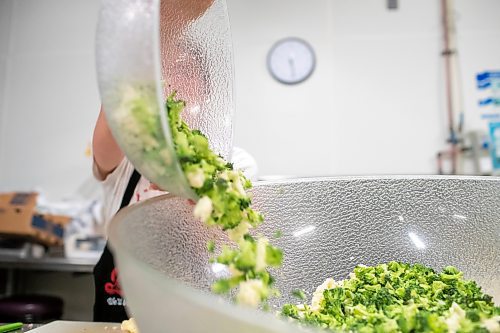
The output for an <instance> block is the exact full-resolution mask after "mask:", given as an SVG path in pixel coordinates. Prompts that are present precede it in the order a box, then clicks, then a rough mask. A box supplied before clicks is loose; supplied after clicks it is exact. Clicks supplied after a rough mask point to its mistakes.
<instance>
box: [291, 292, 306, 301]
mask: <svg viewBox="0 0 500 333" xmlns="http://www.w3.org/2000/svg"><path fill="white" fill-rule="evenodd" d="M292 295H293V296H295V297H297V298H298V299H300V300H302V301H305V300H306V298H307V296H306V293H305V292H304V290H302V289H299V290H294V291H292Z"/></svg>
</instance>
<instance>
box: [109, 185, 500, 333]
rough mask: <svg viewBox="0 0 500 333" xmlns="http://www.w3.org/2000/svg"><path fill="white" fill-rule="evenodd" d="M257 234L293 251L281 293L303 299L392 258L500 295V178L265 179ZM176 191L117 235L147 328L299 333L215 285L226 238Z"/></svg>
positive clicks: (127, 215)
mask: <svg viewBox="0 0 500 333" xmlns="http://www.w3.org/2000/svg"><path fill="white" fill-rule="evenodd" d="M253 196H254V207H255V208H256V209H258V210H259V211H261V212H262V213H263V214H264V216H265V222H264V224H263V225H262V226H261V227H259V228H258V230H256V233H259V234H264V235H265V236H267V237H269V238H270V239H273V234H274V233H275V232H276V231H278V230H280V231H281V233H282V237H281V238H278V239H275V240H273V243H274V244H275V245H277V246H279V247H281V248H282V249H283V250H284V255H285V257H284V262H283V267H282V268H280V269H278V270H275V271H274V273H275V277H276V286H277V287H278V288H279V289H280V291H281V292H282V295H283V296H282V297H281V298H276V299H272V300H271V302H270V303H271V308H272V309H273V310H278V308H279V307H280V306H281V305H283V304H284V303H287V302H297V301H298V300H297V299H294V298H293V297H292V296H291V294H292V291H294V290H296V289H304V290H305V291H306V293H307V295H308V298H309V299H310V296H311V293H312V292H313V291H314V290H315V288H316V287H317V286H318V285H320V284H321V283H322V282H323V281H324V280H325V279H326V278H328V277H333V278H335V279H343V278H347V275H348V273H349V272H351V271H352V269H353V268H354V267H355V266H356V265H358V264H365V265H375V264H377V263H382V262H387V261H391V260H398V261H405V262H410V263H417V262H419V263H422V264H425V265H429V266H431V267H433V268H435V269H442V268H443V267H444V266H447V265H454V266H456V267H457V268H458V269H460V270H462V271H463V272H464V274H465V277H466V278H470V279H474V280H476V281H477V282H478V283H479V285H481V286H483V289H484V291H485V292H486V293H488V294H490V295H492V296H493V297H494V299H495V301H496V302H497V303H499V302H500V261H499V260H498V258H500V242H499V238H500V223H499V221H500V200H499V199H498V198H499V197H500V179H499V178H487V177H444V176H422V177H420V176H405V177H352V178H311V179H302V180H300V179H299V180H283V181H275V182H262V183H258V184H257V185H256V187H255V188H254V190H253ZM192 209H193V208H192V206H190V205H189V204H187V203H186V201H185V200H183V199H180V198H176V197H173V196H170V195H166V196H162V197H158V198H155V199H151V200H147V201H145V202H143V203H140V204H138V205H134V206H132V207H129V208H126V209H124V210H123V211H121V212H120V213H119V214H118V215H117V216H116V217H115V218H114V219H113V221H112V222H111V225H110V230H109V239H110V242H111V246H112V249H113V250H114V253H115V258H116V260H117V265H118V271H119V272H120V279H121V283H122V287H123V288H124V292H125V297H126V299H127V302H128V304H129V306H130V310H131V313H132V315H133V316H134V317H136V320H137V323H138V325H139V329H141V330H142V331H143V332H166V331H168V332H181V331H182V332H193V333H194V332H222V333H225V332H227V333H229V332H236V331H238V332H249V333H250V332H254V333H255V332H276V333H278V332H280V333H281V332H283V333H284V332H287V333H290V332H296V331H297V329H296V328H295V327H294V326H292V325H290V324H289V323H287V322H285V321H281V320H278V319H276V318H274V317H273V315H272V314H265V313H260V312H258V311H252V310H249V309H245V308H240V307H236V306H233V305H231V304H229V303H228V302H226V301H225V300H223V299H220V298H218V297H215V296H212V295H210V294H209V293H208V292H207V290H209V287H210V285H211V283H212V282H214V281H215V280H216V279H217V278H219V277H222V276H225V275H227V274H228V272H227V271H226V270H225V268H224V266H222V267H221V265H217V264H209V261H208V259H209V256H208V253H207V250H206V244H207V241H209V240H218V241H219V242H221V241H227V240H226V238H225V235H224V233H223V232H221V231H220V230H218V229H217V228H207V227H206V226H205V225H203V224H202V223H201V222H198V221H196V220H194V219H193V217H192Z"/></svg>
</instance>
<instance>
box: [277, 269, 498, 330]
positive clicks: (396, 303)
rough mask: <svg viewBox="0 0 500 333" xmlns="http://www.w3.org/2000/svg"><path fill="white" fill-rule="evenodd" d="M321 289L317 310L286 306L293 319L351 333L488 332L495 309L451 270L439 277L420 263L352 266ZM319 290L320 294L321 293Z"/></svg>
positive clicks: (494, 325) (495, 320) (475, 287)
mask: <svg viewBox="0 0 500 333" xmlns="http://www.w3.org/2000/svg"><path fill="white" fill-rule="evenodd" d="M331 285H332V288H327V289H324V290H321V289H320V288H318V291H319V292H320V294H319V297H320V300H319V306H316V307H315V306H313V305H311V306H309V305H292V304H287V305H285V306H284V307H283V309H282V311H281V313H282V315H283V316H286V317H290V318H294V319H297V320H298V321H300V322H302V323H305V324H309V325H314V326H319V327H322V328H328V329H332V330H343V331H352V332H374V333H379V332H403V333H410V332H443V333H444V332H460V333H469V332H471V333H472V332H494V331H495V330H500V316H499V313H500V307H496V306H495V305H494V304H493V302H492V298H491V297H490V296H488V295H485V294H484V293H483V292H482V291H481V288H480V287H478V285H477V284H476V283H475V282H474V281H469V280H465V279H464V278H463V274H462V272H460V271H459V270H458V269H456V268H455V267H451V266H449V267H446V268H445V269H443V271H442V272H441V273H437V272H435V271H434V270H433V269H431V268H429V267H426V266H424V265H421V264H414V265H409V264H405V263H401V262H395V261H393V262H390V263H388V264H380V265H377V266H374V267H367V266H357V267H356V268H355V269H354V273H353V274H351V275H350V278H349V279H346V280H343V281H339V282H336V283H333V281H332V282H331ZM321 291H322V292H321Z"/></svg>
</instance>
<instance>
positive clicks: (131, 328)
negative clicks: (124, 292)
mask: <svg viewBox="0 0 500 333" xmlns="http://www.w3.org/2000/svg"><path fill="white" fill-rule="evenodd" d="M121 330H122V331H125V332H129V333H139V329H138V328H137V325H136V323H135V320H134V318H130V319H129V320H124V321H123V322H122V325H121Z"/></svg>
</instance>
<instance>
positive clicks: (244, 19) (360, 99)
mask: <svg viewBox="0 0 500 333" xmlns="http://www.w3.org/2000/svg"><path fill="white" fill-rule="evenodd" d="M228 6H229V11H230V17H231V23H232V33H233V38H234V50H235V62H236V89H237V99H236V101H237V104H236V112H237V116H236V132H235V143H236V144H237V145H239V146H242V147H244V148H247V149H248V150H249V151H250V152H252V153H253V154H254V155H255V156H256V158H257V160H258V162H259V165H260V171H261V174H291V175H304V176H311V175H324V174H342V175H346V174H349V175H352V174H391V173H393V174H405V173H407V174H427V173H435V172H436V162H435V156H436V153H437V151H438V150H441V149H442V148H444V147H445V139H446V137H447V132H446V125H447V124H446V118H445V104H444V98H443V96H444V95H443V93H444V78H443V74H442V72H443V65H442V59H441V57H440V53H441V51H442V43H441V40H442V31H441V21H440V8H439V1H435V0H401V1H400V8H399V10H397V11H388V10H387V9H386V7H385V6H386V1H383V0H379V1H373V0H350V1H347V0H315V1H313V2H311V1H303V0H290V1H286V4H285V3H284V2H283V1H280V0H256V1H246V0H228ZM456 11H457V13H458V18H459V35H460V46H461V49H460V52H461V56H462V58H461V64H462V75H463V76H464V82H465V84H464V86H465V93H466V96H467V97H466V100H467V102H468V104H467V109H466V111H467V116H466V120H471V118H472V117H473V116H474V115H475V113H477V107H476V104H477V103H476V100H475V93H476V92H475V87H474V80H475V78H474V75H475V73H476V71H478V69H479V68H481V69H495V68H500V63H499V61H500V46H499V45H500V44H498V40H500V39H499V38H498V37H499V33H500V27H499V24H500V21H499V20H497V19H496V17H495V15H496V13H498V12H500V2H499V1H495V0H480V1H466V0H460V1H457V2H456ZM287 36H298V37H302V38H305V39H306V40H308V41H309V42H310V43H311V44H312V45H313V47H314V48H315V50H316V54H317V61H318V68H317V70H316V72H315V73H314V74H313V76H312V77H311V78H310V79H309V80H308V81H306V82H304V83H302V84H299V85H297V86H293V87H289V86H284V85H281V84H280V83H278V82H276V81H274V80H273V79H272V78H271V76H270V75H269V73H268V72H267V70H266V66H265V59H266V55H267V52H268V51H269V49H270V47H271V46H272V44H273V43H274V42H276V41H277V40H278V39H281V38H284V37H287ZM493 44H495V45H493ZM468 125H469V126H468V129H474V127H476V126H478V124H475V123H473V122H472V121H470V122H469V123H468Z"/></svg>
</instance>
